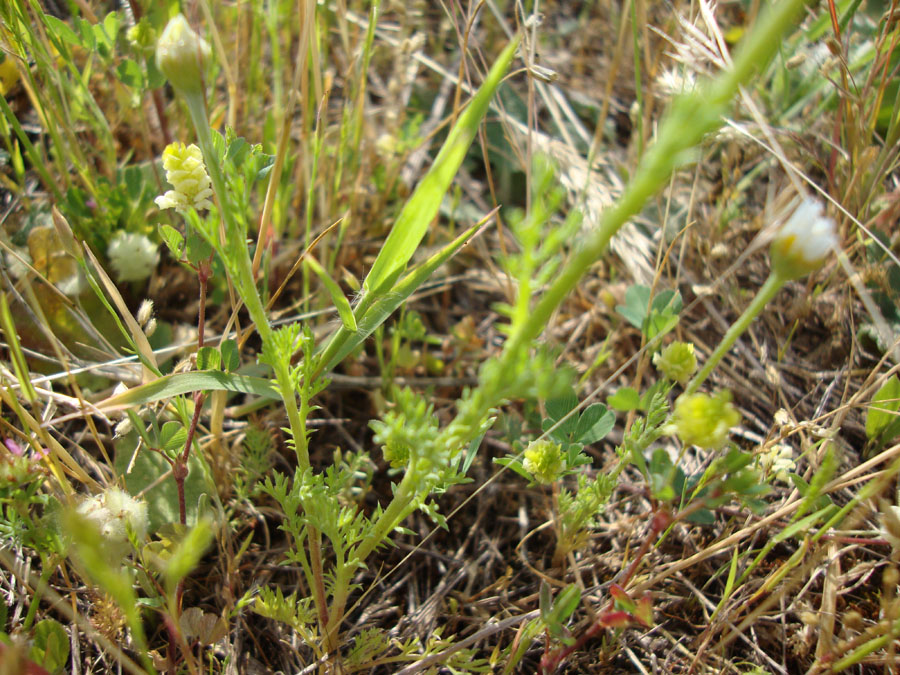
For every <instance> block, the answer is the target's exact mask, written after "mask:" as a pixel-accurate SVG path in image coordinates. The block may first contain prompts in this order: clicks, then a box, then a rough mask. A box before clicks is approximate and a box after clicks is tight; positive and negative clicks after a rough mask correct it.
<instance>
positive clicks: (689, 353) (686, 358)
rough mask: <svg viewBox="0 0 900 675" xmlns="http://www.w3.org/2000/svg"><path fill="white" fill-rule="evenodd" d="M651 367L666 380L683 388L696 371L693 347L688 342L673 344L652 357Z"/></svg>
mask: <svg viewBox="0 0 900 675" xmlns="http://www.w3.org/2000/svg"><path fill="white" fill-rule="evenodd" d="M653 365H655V366H656V367H657V368H658V369H659V370H660V372H662V374H663V375H665V376H666V377H667V378H669V379H670V380H674V381H675V382H678V383H679V384H680V385H682V386H683V385H685V384H687V383H688V381H689V380H690V379H691V376H693V374H694V371H696V370H697V357H696V356H695V355H694V345H693V344H691V343H690V342H673V343H672V344H670V345H669V346H668V347H666V348H665V349H663V350H662V351H661V352H659V353H658V354H655V355H654V356H653Z"/></svg>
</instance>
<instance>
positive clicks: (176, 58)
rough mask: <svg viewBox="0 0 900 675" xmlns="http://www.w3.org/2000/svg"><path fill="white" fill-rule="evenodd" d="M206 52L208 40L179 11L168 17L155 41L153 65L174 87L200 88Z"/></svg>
mask: <svg viewBox="0 0 900 675" xmlns="http://www.w3.org/2000/svg"><path fill="white" fill-rule="evenodd" d="M209 55H210V49H209V44H208V43H207V42H206V40H204V39H203V38H201V37H200V36H199V35H197V33H196V32H194V30H193V29H192V28H191V26H190V24H188V22H187V19H185V18H184V16H183V15H181V14H178V15H176V16H175V17H174V18H173V19H172V20H170V21H169V23H168V24H167V25H166V28H165V30H164V31H163V34H162V35H161V36H160V38H159V42H158V43H157V44H156V65H157V66H159V69H160V71H161V72H162V74H163V75H165V76H166V78H168V80H169V82H170V83H171V84H172V86H173V87H175V89H178V90H180V91H181V92H182V93H186V94H187V93H192V92H193V93H197V92H200V91H201V90H202V88H203V68H204V64H205V63H206V60H207V59H208V58H209Z"/></svg>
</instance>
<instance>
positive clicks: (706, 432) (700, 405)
mask: <svg viewBox="0 0 900 675" xmlns="http://www.w3.org/2000/svg"><path fill="white" fill-rule="evenodd" d="M740 421H741V416H740V415H739V414H738V411H737V410H735V409H734V406H733V405H731V392H730V391H720V392H719V393H718V394H716V395H715V396H710V395H709V394H688V395H682V396H679V397H678V400H676V401H675V412H674V413H673V414H672V422H671V424H670V425H669V426H668V428H667V431H668V432H669V433H674V434H675V435H677V436H678V438H680V439H681V442H682V443H684V444H685V445H696V446H699V447H701V448H707V449H709V450H718V449H719V448H721V447H722V446H723V445H725V441H727V440H728V430H729V429H731V427H733V426H735V425H736V424H737V423H738V422H740Z"/></svg>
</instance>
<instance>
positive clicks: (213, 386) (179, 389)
mask: <svg viewBox="0 0 900 675" xmlns="http://www.w3.org/2000/svg"><path fill="white" fill-rule="evenodd" d="M201 390H207V391H233V392H236V393H241V394H253V395H255V396H262V397H263V398H268V399H273V400H278V399H280V398H281V395H280V394H279V393H278V389H276V388H275V386H274V385H273V384H272V383H271V382H270V381H269V380H266V379H263V378H261V377H250V376H248V375H238V374H237V373H223V372H222V371H219V370H201V371H196V372H190V373H173V374H171V375H164V376H163V377H159V378H157V379H155V380H153V381H152V382H148V383H147V384H143V385H141V386H139V387H134V388H133V389H129V390H128V391H125V392H123V393H121V394H119V395H117V396H112V397H110V398H108V399H106V400H104V401H101V402H100V403H98V404H97V408H98V409H100V410H102V411H104V412H109V411H111V410H121V409H123V408H130V407H133V406H138V405H144V404H145V403H151V402H153V401H160V400H162V399H164V398H172V397H173V396H180V395H181V394H187V393H190V392H194V391H201Z"/></svg>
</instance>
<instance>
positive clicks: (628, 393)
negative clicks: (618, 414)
mask: <svg viewBox="0 0 900 675" xmlns="http://www.w3.org/2000/svg"><path fill="white" fill-rule="evenodd" d="M606 402H607V403H608V404H609V407H610V408H613V409H615V410H620V411H622V412H628V411H630V410H637V409H638V408H639V407H640V405H641V395H640V394H639V393H638V392H637V390H636V389H633V388H632V387H621V388H620V389H618V390H617V391H616V393H615V394H613V395H612V396H607V397H606Z"/></svg>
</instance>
